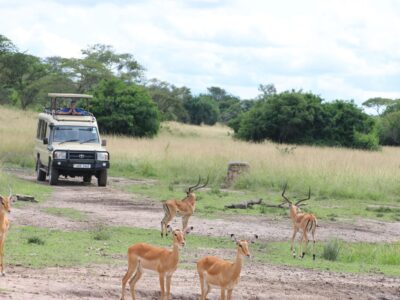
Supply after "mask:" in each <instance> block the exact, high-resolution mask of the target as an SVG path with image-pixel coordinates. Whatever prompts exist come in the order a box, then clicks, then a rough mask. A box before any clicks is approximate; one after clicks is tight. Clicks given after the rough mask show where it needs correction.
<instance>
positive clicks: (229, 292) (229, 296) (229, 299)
mask: <svg viewBox="0 0 400 300" xmlns="http://www.w3.org/2000/svg"><path fill="white" fill-rule="evenodd" d="M232 292H233V290H232V289H230V290H228V296H227V297H226V298H227V300H231V298H232Z"/></svg>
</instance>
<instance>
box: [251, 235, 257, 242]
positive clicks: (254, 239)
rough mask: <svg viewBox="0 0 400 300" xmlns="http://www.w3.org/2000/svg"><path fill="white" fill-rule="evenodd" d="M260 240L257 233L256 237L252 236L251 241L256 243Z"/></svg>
mask: <svg viewBox="0 0 400 300" xmlns="http://www.w3.org/2000/svg"><path fill="white" fill-rule="evenodd" d="M256 240H258V234H255V235H254V237H252V238H251V240H250V243H252V244H254V243H255V242H256Z"/></svg>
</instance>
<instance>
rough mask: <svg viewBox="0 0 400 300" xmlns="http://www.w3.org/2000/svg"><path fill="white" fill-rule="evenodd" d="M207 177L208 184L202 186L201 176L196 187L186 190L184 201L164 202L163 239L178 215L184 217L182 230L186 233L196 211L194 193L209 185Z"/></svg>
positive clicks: (172, 200)
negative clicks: (169, 225)
mask: <svg viewBox="0 0 400 300" xmlns="http://www.w3.org/2000/svg"><path fill="white" fill-rule="evenodd" d="M208 179H209V177H207V180H206V182H205V183H204V184H203V185H200V181H201V177H200V176H199V181H198V182H197V184H196V185H194V186H190V187H188V189H187V190H186V197H185V198H184V199H182V200H175V199H171V200H166V201H163V202H162V205H163V209H164V213H165V214H164V218H163V219H162V220H161V237H163V236H164V233H165V234H166V235H167V234H168V233H167V226H168V224H169V223H170V222H171V221H172V220H173V219H174V218H175V216H176V215H178V216H182V230H183V231H186V230H187V229H188V223H189V218H190V217H191V216H192V215H193V213H194V210H195V209H196V195H195V193H194V191H196V190H198V189H201V188H203V187H205V186H207V184H208Z"/></svg>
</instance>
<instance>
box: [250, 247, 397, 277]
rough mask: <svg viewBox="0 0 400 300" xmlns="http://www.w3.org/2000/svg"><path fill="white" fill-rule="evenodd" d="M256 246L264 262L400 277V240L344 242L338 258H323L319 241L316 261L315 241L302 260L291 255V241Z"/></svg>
mask: <svg viewBox="0 0 400 300" xmlns="http://www.w3.org/2000/svg"><path fill="white" fill-rule="evenodd" d="M256 247H257V248H258V251H257V253H258V254H256V259H257V260H259V261H262V262H269V263H273V264H278V265H288V266H296V267H302V268H309V269H320V270H329V271H334V272H348V273H378V274H385V275H390V276H396V277H399V276H400V256H399V253H400V242H397V243H393V244H388V243H382V244H373V243H344V242H340V251H339V254H338V256H337V258H336V261H330V260H326V259H323V248H324V244H322V243H317V246H316V249H317V251H316V253H317V259H316V261H313V260H312V255H311V244H310V246H309V248H308V251H307V254H306V256H305V258H304V259H302V260H300V259H294V258H292V257H291V253H290V245H289V243H268V244H267V245H258V246H256ZM296 249H298V248H296Z"/></svg>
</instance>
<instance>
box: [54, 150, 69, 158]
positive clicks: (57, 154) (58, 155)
mask: <svg viewBox="0 0 400 300" xmlns="http://www.w3.org/2000/svg"><path fill="white" fill-rule="evenodd" d="M53 158H54V159H66V158H67V152H66V151H54V153H53Z"/></svg>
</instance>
